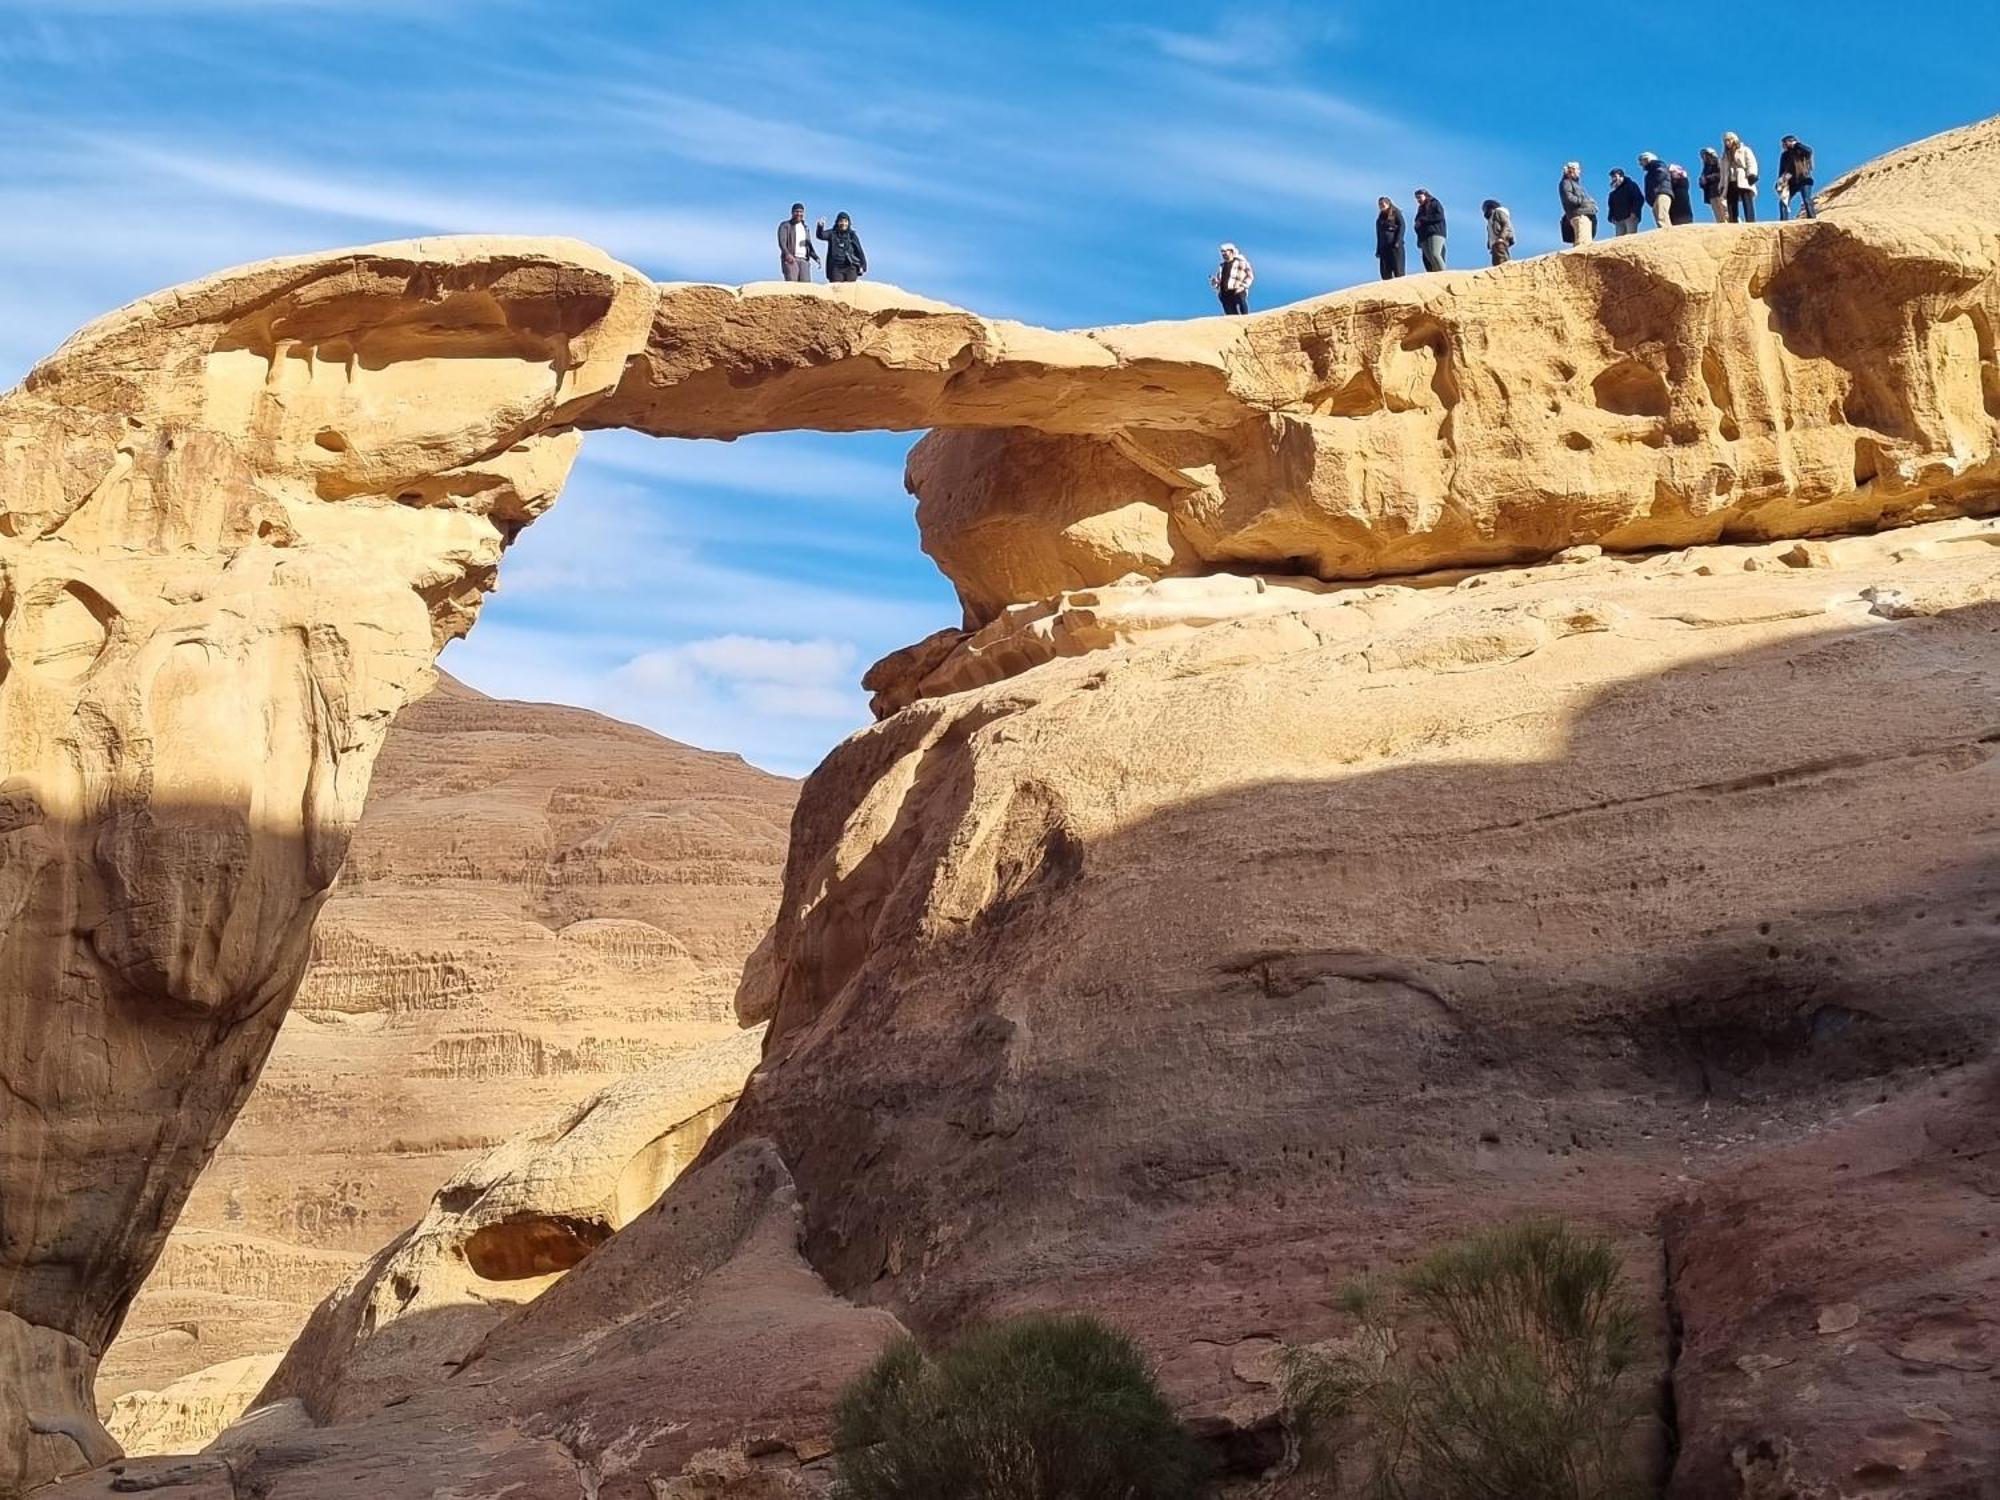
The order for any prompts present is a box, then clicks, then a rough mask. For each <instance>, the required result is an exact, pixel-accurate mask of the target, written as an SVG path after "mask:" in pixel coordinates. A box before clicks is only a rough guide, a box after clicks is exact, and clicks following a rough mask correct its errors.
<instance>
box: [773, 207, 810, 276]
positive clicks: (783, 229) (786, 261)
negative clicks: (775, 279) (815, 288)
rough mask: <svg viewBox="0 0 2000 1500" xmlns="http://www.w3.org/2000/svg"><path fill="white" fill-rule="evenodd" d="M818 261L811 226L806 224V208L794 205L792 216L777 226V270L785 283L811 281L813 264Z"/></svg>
mask: <svg viewBox="0 0 2000 1500" xmlns="http://www.w3.org/2000/svg"><path fill="white" fill-rule="evenodd" d="M818 259H819V251H817V250H815V249H813V241H812V226H811V225H809V224H807V223H806V206H805V205H804V204H803V203H794V204H793V205H792V216H791V217H790V218H789V219H786V220H785V221H784V222H783V223H782V224H780V225H779V226H778V269H779V270H780V271H782V272H783V273H784V276H785V280H787V281H811V280H812V279H813V273H812V268H813V262H814V261H816V260H818Z"/></svg>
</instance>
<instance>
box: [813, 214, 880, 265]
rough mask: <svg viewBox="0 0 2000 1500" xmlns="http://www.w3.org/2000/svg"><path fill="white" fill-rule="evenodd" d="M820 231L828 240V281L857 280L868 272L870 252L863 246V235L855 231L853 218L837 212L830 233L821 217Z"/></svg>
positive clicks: (821, 236) (822, 237)
mask: <svg viewBox="0 0 2000 1500" xmlns="http://www.w3.org/2000/svg"><path fill="white" fill-rule="evenodd" d="M818 232H819V237H820V238H821V239H823V240H825V241H826V279H827V280H828V281H856V280H859V279H860V278H861V277H863V276H866V275H867V274H868V252H867V251H866V250H863V249H862V248H861V236H860V235H858V234H856V233H855V232H854V221H853V220H852V219H850V218H848V217H847V215H846V214H835V215H834V216H833V229H832V232H830V233H829V232H828V230H827V227H826V220H824V219H821V220H820V221H819V231H818Z"/></svg>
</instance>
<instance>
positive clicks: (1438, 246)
mask: <svg viewBox="0 0 2000 1500" xmlns="http://www.w3.org/2000/svg"><path fill="white" fill-rule="evenodd" d="M1415 227H1416V231H1417V248H1418V249H1419V250H1421V251H1423V253H1424V269H1425V270H1426V271H1442V270H1443V269H1444V205H1443V204H1442V203H1440V202H1438V200H1437V199H1435V198H1433V197H1432V196H1431V195H1430V194H1429V193H1428V192H1426V191H1424V189H1422V188H1418V189H1417V222H1416V226H1415Z"/></svg>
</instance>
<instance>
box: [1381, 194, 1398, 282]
mask: <svg viewBox="0 0 2000 1500" xmlns="http://www.w3.org/2000/svg"><path fill="white" fill-rule="evenodd" d="M1375 204H1376V208H1377V210H1378V212H1377V213H1376V215H1375V262H1376V264H1377V265H1379V266H1380V267H1381V268H1382V279H1383V280H1384V281H1394V280H1395V279H1396V278H1397V277H1398V276H1401V275H1402V274H1403V211H1402V210H1401V209H1400V208H1398V207H1396V205H1395V204H1394V203H1392V202H1390V201H1389V200H1388V199H1387V198H1377V199H1376V200H1375Z"/></svg>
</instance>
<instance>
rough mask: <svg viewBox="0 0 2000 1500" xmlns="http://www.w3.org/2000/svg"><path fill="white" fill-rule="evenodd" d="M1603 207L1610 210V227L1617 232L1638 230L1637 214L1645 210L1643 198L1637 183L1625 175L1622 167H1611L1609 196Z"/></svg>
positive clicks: (1634, 231) (1625, 232)
mask: <svg viewBox="0 0 2000 1500" xmlns="http://www.w3.org/2000/svg"><path fill="white" fill-rule="evenodd" d="M1605 207H1606V208H1608V209H1609V210H1610V212H1611V227H1612V229H1613V230H1614V231H1615V232H1616V233H1617V234H1621V235H1625V234H1637V233H1638V232H1639V215H1640V214H1641V213H1642V212H1644V211H1645V199H1644V198H1643V197H1641V196H1640V193H1639V184H1638V183H1636V182H1634V181H1633V180H1632V179H1631V178H1629V177H1627V176H1626V175H1625V169H1624V168H1623V167H1613V168H1612V169H1611V197H1610V199H1609V201H1608V202H1607V203H1606V204H1605Z"/></svg>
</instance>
